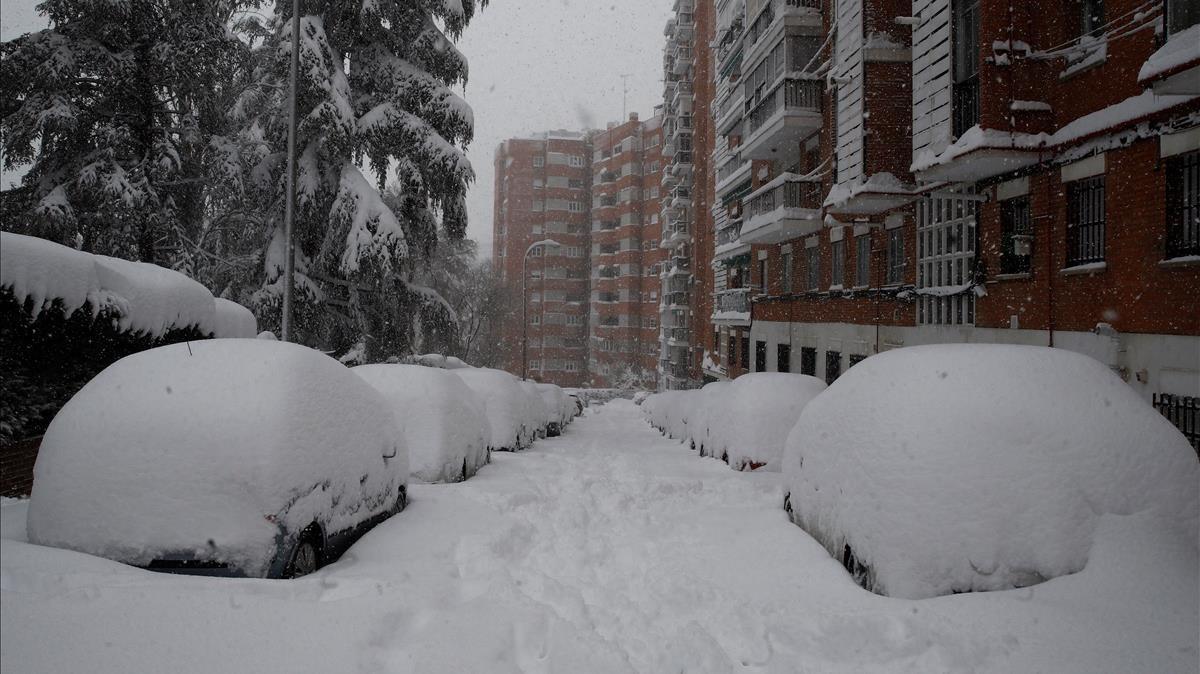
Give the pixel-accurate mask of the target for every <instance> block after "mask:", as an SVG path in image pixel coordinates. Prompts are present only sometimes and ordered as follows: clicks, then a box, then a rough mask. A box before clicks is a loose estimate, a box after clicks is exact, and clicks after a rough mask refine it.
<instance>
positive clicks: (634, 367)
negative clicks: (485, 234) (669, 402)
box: [492, 114, 664, 388]
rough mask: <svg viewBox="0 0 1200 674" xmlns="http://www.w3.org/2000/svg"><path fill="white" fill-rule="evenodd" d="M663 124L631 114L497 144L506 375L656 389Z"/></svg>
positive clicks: (496, 255)
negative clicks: (581, 129)
mask: <svg viewBox="0 0 1200 674" xmlns="http://www.w3.org/2000/svg"><path fill="white" fill-rule="evenodd" d="M661 127H662V119H661V117H658V116H656V117H654V118H652V119H650V120H647V121H639V119H638V116H637V114H632V115H630V118H629V120H627V121H625V122H624V123H621V124H610V125H609V127H608V129H606V130H605V131H589V132H585V133H576V132H568V131H553V132H548V133H543V134H538V135H536V136H534V137H531V138H514V139H510V140H507V141H505V142H504V143H501V144H500V146H499V147H498V148H497V150H496V156H495V167H496V187H495V189H496V191H495V205H494V212H493V216H494V224H493V236H494V243H493V250H492V260H493V264H494V265H495V267H496V269H497V270H499V273H500V277H501V281H502V282H503V283H504V284H505V286H506V288H507V289H508V291H509V293H508V295H509V302H508V306H507V309H508V310H507V311H506V312H505V314H504V315H505V319H504V322H503V324H502V325H501V329H500V335H501V342H502V344H501V345H502V352H503V353H504V354H505V355H506V359H505V361H504V362H503V363H502V367H503V368H504V369H505V370H508V371H509V372H512V373H514V374H516V375H518V376H521V375H523V374H524V373H525V372H527V373H528V377H529V378H531V379H536V380H538V381H545V382H550V383H554V384H558V385H560V386H571V387H580V386H593V387H605V386H618V385H623V386H638V387H645V388H654V387H655V386H656V385H657V364H658V354H659V346H658V345H659V333H658V303H659V280H658V268H659V264H660V260H661V259H662V257H663V256H664V253H663V252H662V251H660V249H659V247H658V245H659V241H660V239H661V234H662V229H661V224H660V223H659V212H658V211H659V200H660V195H659V190H660V189H661V188H660V185H659V181H660V176H661V157H660V150H661V145H662V128H661ZM547 240H549V241H552V242H554V244H557V245H554V244H541V245H539V243H540V242H543V241H547ZM523 271H524V273H525V279H524V284H523V285H524V297H522V273H523ZM522 317H524V318H522ZM523 320H524V324H523V323H522V321H523ZM526 341H527V347H525V346H523V345H524V344H526Z"/></svg>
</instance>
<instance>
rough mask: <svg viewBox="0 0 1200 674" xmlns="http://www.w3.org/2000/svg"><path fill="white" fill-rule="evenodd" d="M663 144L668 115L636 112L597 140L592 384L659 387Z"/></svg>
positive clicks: (594, 159)
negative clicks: (643, 118)
mask: <svg viewBox="0 0 1200 674" xmlns="http://www.w3.org/2000/svg"><path fill="white" fill-rule="evenodd" d="M662 139H663V129H662V117H660V116H656V117H654V118H653V119H651V120H648V121H646V122H641V121H639V120H638V116H637V115H636V114H632V115H630V117H629V120H628V121H626V122H624V123H622V124H619V125H609V128H608V129H607V130H605V131H600V132H596V133H594V134H592V136H591V141H592V162H593V163H592V211H591V218H592V222H591V228H592V242H591V267H592V269H591V279H592V289H591V314H590V323H589V325H590V331H591V339H590V342H589V350H590V356H589V363H588V365H589V371H590V374H591V381H592V383H593V385H594V386H601V387H606V386H637V387H640V388H650V389H653V388H655V387H656V386H657V381H658V372H657V370H658V355H659V328H658V321H659V290H660V282H659V278H658V268H659V263H660V262H661V260H662V259H663V258H664V257H665V251H663V250H662V249H661V248H660V247H659V242H660V240H661V238H662V223H661V222H660V220H659V203H660V199H661V195H660V191H661V185H660V180H661V176H662V155H661V151H662Z"/></svg>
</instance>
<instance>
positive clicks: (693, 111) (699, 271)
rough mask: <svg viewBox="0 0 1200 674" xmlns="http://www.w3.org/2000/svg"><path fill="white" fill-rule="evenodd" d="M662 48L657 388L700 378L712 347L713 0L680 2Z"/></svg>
mask: <svg viewBox="0 0 1200 674" xmlns="http://www.w3.org/2000/svg"><path fill="white" fill-rule="evenodd" d="M673 10H674V16H672V17H671V19H669V20H668V22H667V25H666V28H665V29H664V34H665V35H666V38H667V43H666V47H665V50H664V52H663V124H662V127H663V148H662V156H663V164H664V168H663V176H662V194H663V196H662V223H663V239H662V244H661V245H662V247H663V249H664V250H666V251H667V255H666V259H665V260H664V263H663V268H662V270H661V272H660V280H661V286H662V291H661V294H662V298H663V299H662V304H661V311H662V317H661V320H660V323H661V326H662V328H661V335H660V339H661V342H660V365H659V371H660V378H659V386H660V388H666V389H680V388H694V387H696V386H699V385H700V384H702V383H703V375H702V363H703V360H704V353H705V351H706V350H707V349H708V348H709V347H710V346H711V344H710V336H709V331H708V319H707V316H708V315H709V314H710V313H711V309H712V274H711V272H710V270H709V269H708V267H707V261H708V260H711V259H712V251H713V232H712V225H711V223H712V215H711V212H710V209H711V205H712V200H713V181H712V170H711V166H712V150H713V147H714V145H713V139H714V135H713V120H712V115H711V114H710V110H709V107H710V106H711V105H712V101H713V87H712V77H711V73H712V54H711V52H710V50H709V48H708V45H709V43H710V41H711V39H712V36H713V26H714V17H715V8H714V6H713V4H712V2H711V0H700V1H699V2H697V1H696V0H675V4H674V7H673Z"/></svg>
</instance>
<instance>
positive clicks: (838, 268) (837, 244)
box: [829, 239, 846, 289]
mask: <svg viewBox="0 0 1200 674" xmlns="http://www.w3.org/2000/svg"><path fill="white" fill-rule="evenodd" d="M829 249H830V251H831V252H830V258H832V259H831V260H830V262H829V273H830V281H829V287H830V288H831V289H832V288H841V287H842V283H843V281H845V278H844V277H845V275H846V241H845V240H844V239H843V240H842V241H834V242H833V243H832V244H830V246H829Z"/></svg>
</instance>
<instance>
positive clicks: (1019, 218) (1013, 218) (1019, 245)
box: [1000, 196, 1033, 274]
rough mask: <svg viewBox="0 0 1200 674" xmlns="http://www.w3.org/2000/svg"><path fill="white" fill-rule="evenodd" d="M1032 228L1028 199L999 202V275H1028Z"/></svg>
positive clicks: (1020, 198)
mask: <svg viewBox="0 0 1200 674" xmlns="http://www.w3.org/2000/svg"><path fill="white" fill-rule="evenodd" d="M1032 239H1033V227H1032V225H1031V221H1030V218H1029V197H1027V196H1025V197H1017V198H1015V199H1006V200H1004V201H1002V202H1000V273H1001V274H1028V273H1029V271H1030V268H1031V265H1030V260H1031V259H1032V256H1031V253H1032V248H1031V246H1032Z"/></svg>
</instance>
